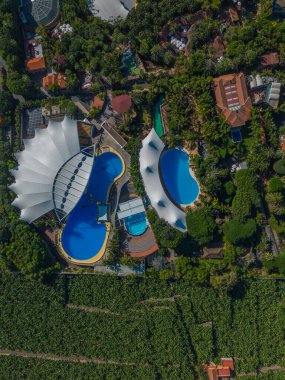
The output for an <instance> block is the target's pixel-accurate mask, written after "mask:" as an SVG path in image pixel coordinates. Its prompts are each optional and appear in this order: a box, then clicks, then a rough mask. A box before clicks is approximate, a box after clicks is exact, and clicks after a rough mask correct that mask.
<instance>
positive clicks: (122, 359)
mask: <svg viewBox="0 0 285 380" xmlns="http://www.w3.org/2000/svg"><path fill="white" fill-rule="evenodd" d="M0 289H1V292H0V302H1V308H0V326H1V329H0V350H12V351H19V352H27V353H33V354H45V355H55V356H56V357H63V361H56V360H53V361H49V360H44V359H40V358H29V359H27V358H23V357H16V356H15V357H12V356H9V357H1V356H0V362H1V363H3V365H2V367H1V365H0V367H1V368H2V371H4V373H3V375H2V374H1V373H0V374H1V375H2V376H0V378H1V379H2V378H3V379H5V368H6V369H7V371H8V372H7V374H8V373H9V368H10V366H13V365H12V364H11V363H13V361H15V363H16V362H17V363H18V362H19V366H18V365H17V368H18V367H19V368H21V366H22V365H23V368H24V367H25V364H21V363H24V362H25V361H29V363H30V364H29V365H30V366H31V368H32V370H31V373H33V372H34V373H37V371H39V373H40V374H41V373H42V372H40V371H43V370H42V369H41V368H44V367H46V368H48V367H54V374H55V375H54V377H53V379H57V378H58V379H60V378H61V375H60V374H61V372H62V373H64V372H66V371H71V372H72V371H77V368H79V367H80V370H78V376H77V379H81V378H82V379H83V378H86V377H84V373H85V372H84V371H87V372H86V373H90V372H88V371H89V369H90V368H91V367H92V366H93V367H94V378H96V376H95V373H97V372H98V376H97V378H105V377H104V376H105V375H104V376H103V374H105V373H106V374H107V377H106V379H129V378H134V379H152V378H158V379H167V380H168V379H170V380H171V379H193V378H194V377H195V375H197V374H198V373H199V371H200V367H201V364H203V363H205V362H206V361H207V360H216V361H219V359H220V358H221V357H223V356H233V357H235V361H236V367H237V370H238V372H243V373H249V372H252V371H256V370H257V369H258V368H260V367H262V366H270V365H272V364H278V365H281V366H282V365H284V360H283V359H282V358H283V353H284V349H285V344H284V340H283V336H284V325H285V324H284V319H285V316H284V305H285V283H283V282H281V281H277V280H275V281H274V280H273V281H272V280H268V281H266V280H262V281H247V282H245V283H244V284H239V287H238V289H239V291H233V292H232V293H231V294H227V293H219V292H217V291H215V290H213V289H212V288H207V287H198V286H195V285H193V283H190V282H186V281H181V282H174V283H170V282H166V281H160V280H157V279H148V278H145V279H142V278H135V277H131V278H117V277H112V276H95V275H73V276H69V275H68V276H57V277H55V278H54V281H53V283H51V284H49V285H43V284H39V283H32V282H28V281H26V280H24V279H23V278H22V277H21V276H19V275H16V274H6V273H5V274H3V273H2V274H1V275H0ZM69 357H73V358H75V360H77V358H78V361H80V358H87V359H88V358H89V359H92V361H93V362H90V363H86V362H79V363H74V362H69V361H68V358H69ZM96 361H97V362H98V363H97V362H96ZM40 362H44V363H43V364H42V366H41V364H39V363H40ZM100 363H101V364H100ZM102 363H103V364H102ZM93 367H92V368H93ZM88 368H89V369H88ZM96 371H97V372H96ZM100 371H101V372H100ZM104 371H105V372H104ZM132 371H134V373H135V375H132ZM71 372H70V373H71ZM81 373H82V375H81ZM101 373H102V376H101V375H100V374H101ZM47 374H48V371H47ZM46 376H48V375H46ZM112 376H113V377H112ZM15 378H16V379H17V377H15ZM20 378H21V377H20ZM23 378H29V377H23ZM30 378H33V377H30ZM34 378H36V377H34ZM40 378H41V379H45V378H47V379H48V378H49V377H43V376H40ZM69 378H72V376H71V377H69Z"/></svg>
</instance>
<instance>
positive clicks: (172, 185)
mask: <svg viewBox="0 0 285 380" xmlns="http://www.w3.org/2000/svg"><path fill="white" fill-rule="evenodd" d="M160 169H161V176H162V180H163V183H164V186H165V188H166V190H167V192H168V193H169V195H170V197H171V198H172V199H173V200H174V201H175V202H176V203H178V204H179V205H181V206H189V205H191V203H193V202H194V201H195V200H196V199H197V198H198V196H199V191H200V190H199V185H198V182H197V181H196V179H195V178H194V177H193V176H192V174H191V171H190V168H189V155H188V154H187V153H186V152H185V151H184V150H182V149H179V148H172V149H169V150H167V151H165V152H164V153H162V155H161V158H160Z"/></svg>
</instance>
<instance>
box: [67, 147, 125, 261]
mask: <svg viewBox="0 0 285 380" xmlns="http://www.w3.org/2000/svg"><path fill="white" fill-rule="evenodd" d="M123 170H124V165H123V162H122V159H121V158H120V157H119V156H118V155H117V154H115V153H112V152H107V153H103V154H102V155H100V156H98V157H96V158H95V161H94V164H93V168H92V172H91V175H90V179H89V183H88V186H87V188H86V190H85V192H84V194H83V195H82V197H81V199H80V200H79V202H78V203H77V205H76V206H75V208H74V209H73V210H72V212H71V213H70V215H69V217H68V220H67V223H66V226H65V227H64V229H63V232H62V236H61V244H62V247H63V249H64V251H65V252H66V254H67V255H68V256H69V257H70V258H71V259H75V260H79V261H86V260H90V259H92V258H94V257H95V256H96V255H97V254H98V253H99V252H100V250H101V248H103V247H104V245H105V244H106V240H107V228H106V225H105V223H101V224H100V223H98V221H97V219H98V206H97V202H106V199H107V195H108V191H109V188H110V186H111V185H112V183H113V182H114V180H115V179H116V178H117V177H119V176H120V175H122V174H123Z"/></svg>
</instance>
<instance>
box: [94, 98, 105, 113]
mask: <svg viewBox="0 0 285 380" xmlns="http://www.w3.org/2000/svg"><path fill="white" fill-rule="evenodd" d="M103 106H104V100H102V99H100V98H99V97H98V96H94V99H93V103H92V107H95V108H100V110H101V109H102V108H103Z"/></svg>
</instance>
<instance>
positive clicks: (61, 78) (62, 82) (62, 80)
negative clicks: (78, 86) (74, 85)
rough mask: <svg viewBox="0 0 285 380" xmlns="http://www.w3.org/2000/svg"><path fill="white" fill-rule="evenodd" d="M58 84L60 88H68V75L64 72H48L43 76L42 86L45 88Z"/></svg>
mask: <svg viewBox="0 0 285 380" xmlns="http://www.w3.org/2000/svg"><path fill="white" fill-rule="evenodd" d="M53 84H56V85H57V86H58V87H59V88H60V89H62V90H63V89H65V88H66V76H65V75H64V74H62V73H53V74H48V75H47V76H45V77H44V78H43V82H42V86H43V88H44V89H46V90H48V89H49V87H50V86H51V85H53Z"/></svg>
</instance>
